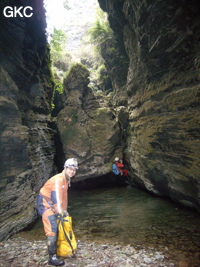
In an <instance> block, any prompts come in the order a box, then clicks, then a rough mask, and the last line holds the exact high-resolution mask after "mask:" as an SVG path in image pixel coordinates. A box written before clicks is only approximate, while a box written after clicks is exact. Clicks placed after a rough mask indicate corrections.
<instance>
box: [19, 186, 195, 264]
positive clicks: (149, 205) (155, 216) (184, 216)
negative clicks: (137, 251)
mask: <svg viewBox="0 0 200 267" xmlns="http://www.w3.org/2000/svg"><path fill="white" fill-rule="evenodd" d="M77 184H79V183H77ZM68 212H69V213H70V215H71V216H72V218H73V228H74V232H75V235H76V238H77V239H78V240H81V241H83V242H84V241H94V242H96V243H99V244H106V243H110V244H120V245H128V244H130V245H132V246H134V247H140V246H141V247H153V248H158V249H159V250H167V251H169V252H170V254H171V256H172V257H173V258H175V259H176V260H177V261H180V260H182V259H187V260H189V261H190V263H194V266H200V261H199V256H200V230H199V225H200V224H199V222H200V215H199V214H198V213H197V212H196V211H193V210H189V209H187V208H185V207H183V206H180V205H179V204H177V203H174V202H172V201H170V200H167V199H163V198H159V197H155V196H152V195H151V194H148V193H146V192H144V191H141V190H140V189H138V188H134V187H130V186H106V185H105V186H101V187H100V188H98V189H97V188H95V187H90V188H89V187H85V186H82V184H81V183H80V185H78V186H74V185H73V184H72V187H71V188H70V189H69V208H68ZM15 236H23V237H24V238H26V239H29V240H32V239H34V240H43V239H45V236H44V231H43V226H42V223H41V218H39V220H38V221H37V222H36V224H35V225H34V227H32V228H31V229H28V230H26V231H23V232H21V233H19V234H17V235H15ZM198 264H199V265H198ZM190 267H191V266H190Z"/></svg>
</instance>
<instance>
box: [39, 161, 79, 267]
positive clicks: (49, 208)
mask: <svg viewBox="0 0 200 267" xmlns="http://www.w3.org/2000/svg"><path fill="white" fill-rule="evenodd" d="M77 169H78V163H77V159H75V158H70V159H68V160H66V161H65V164H64V170H63V171H62V172H61V173H59V174H57V175H55V176H53V177H51V178H50V179H49V180H48V181H47V182H46V183H45V184H44V186H43V187H42V188H41V190H40V193H39V195H38V199H37V210H38V213H39V214H40V215H41V216H42V222H43V225H44V231H45V234H46V236H47V246H48V253H49V264H50V265H54V266H61V265H64V264H65V263H64V261H60V260H59V259H58V258H57V256H56V243H57V229H58V228H57V223H56V219H57V217H58V215H59V214H61V215H62V216H66V215H68V212H67V206H68V187H69V186H70V180H71V178H72V177H73V176H74V175H75V174H76V171H77Z"/></svg>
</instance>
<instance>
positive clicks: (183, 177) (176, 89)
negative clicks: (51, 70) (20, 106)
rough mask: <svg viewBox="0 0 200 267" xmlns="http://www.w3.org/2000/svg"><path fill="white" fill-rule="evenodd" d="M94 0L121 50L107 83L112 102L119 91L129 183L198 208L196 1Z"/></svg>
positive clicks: (199, 60) (199, 18)
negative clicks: (113, 79) (122, 61)
mask: <svg viewBox="0 0 200 267" xmlns="http://www.w3.org/2000/svg"><path fill="white" fill-rule="evenodd" d="M99 3H100V6H101V8H102V9H103V10H104V11H106V12H107V13H108V18H109V22H110V25H111V28H112V29H113V31H114V33H115V36H116V40H117V42H118V44H119V45H120V46H121V47H124V48H125V51H126V54H127V56H128V58H129V65H128V73H127V78H126V80H125V81H124V82H125V84H126V85H125V86H122V87H121V90H122V92H120V93H118V92H119V90H120V89H119V87H114V88H115V105H116V106H119V104H120V102H121V97H120V95H121V93H123V95H124V98H126V99H127V101H124V105H125V107H126V111H127V112H128V114H129V124H128V127H127V128H126V140H125V145H126V148H125V150H124V157H125V159H126V162H127V163H128V165H129V168H130V170H131V175H132V179H133V183H135V184H136V185H139V186H141V187H143V188H145V189H147V190H148V191H150V192H153V193H155V194H157V195H162V196H169V197H170V198H171V199H173V200H175V201H178V202H180V203H182V204H184V205H186V206H191V207H195V208H197V209H199V189H200V188H199V183H200V171H199V163H200V162H199V159H200V152H199V151H200V150H199V145H200V139H199V137H200V136H199V125H200V124H199V93H200V90H199V89H200V85H199V80H200V76H199V67H200V57H199V55H200V52H199V51H200V45H199V37H200V28H199V21H200V16H199V3H198V1H191V2H188V1H184V0H179V1H164V0H158V1H137V0H126V1H123V0H117V1H114V0H113V1H112V0H99ZM121 51H122V53H121V56H122V57H124V50H123V49H122V50H121ZM104 59H105V60H107V59H106V56H105V57H104ZM107 65H109V64H107ZM118 68H119V71H118V75H120V67H119V66H118ZM109 71H110V73H112V75H114V76H116V75H115V73H114V70H113V69H111V68H110V70H109ZM123 72H124V65H121V73H123Z"/></svg>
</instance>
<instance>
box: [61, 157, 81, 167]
mask: <svg viewBox="0 0 200 267" xmlns="http://www.w3.org/2000/svg"><path fill="white" fill-rule="evenodd" d="M67 167H70V168H75V169H76V170H78V162H77V159H75V158H70V159H67V160H66V161H65V164H64V168H67Z"/></svg>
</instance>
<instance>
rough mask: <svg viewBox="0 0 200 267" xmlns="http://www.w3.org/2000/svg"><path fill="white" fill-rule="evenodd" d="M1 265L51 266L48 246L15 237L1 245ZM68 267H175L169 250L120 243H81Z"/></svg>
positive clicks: (18, 266)
mask: <svg viewBox="0 0 200 267" xmlns="http://www.w3.org/2000/svg"><path fill="white" fill-rule="evenodd" d="M0 249H1V250H0V266H2V267H34V266H49V265H48V255H47V246H46V242H45V241H44V240H42V241H27V240H23V239H22V238H20V237H18V238H13V239H9V240H6V241H4V242H1V243H0ZM64 266H69V267H72V266H75V267H76V266H77V267H122V266H127V267H128V266H129V267H146V266H148V267H156V266H157V267H159V266H160V267H161V266H162V267H165V266H166V267H175V266H182V267H185V266H187V265H184V263H183V264H182V265H180V263H179V264H178V265H177V264H176V263H175V262H173V261H172V258H171V259H170V254H169V252H168V251H167V249H166V250H165V251H164V252H161V251H157V250H155V249H154V248H150V247H149V248H143V247H141V246H138V247H133V246H130V245H127V246H122V245H119V244H117V243H116V244H96V243H94V242H81V241H78V250H77V253H76V257H74V258H68V259H65V265H64Z"/></svg>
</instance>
